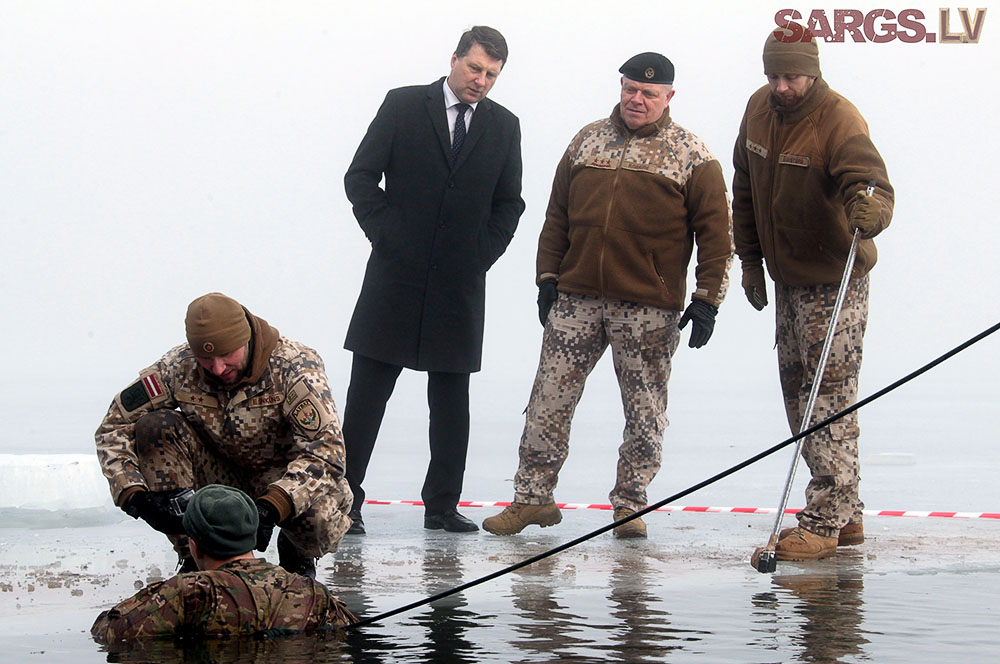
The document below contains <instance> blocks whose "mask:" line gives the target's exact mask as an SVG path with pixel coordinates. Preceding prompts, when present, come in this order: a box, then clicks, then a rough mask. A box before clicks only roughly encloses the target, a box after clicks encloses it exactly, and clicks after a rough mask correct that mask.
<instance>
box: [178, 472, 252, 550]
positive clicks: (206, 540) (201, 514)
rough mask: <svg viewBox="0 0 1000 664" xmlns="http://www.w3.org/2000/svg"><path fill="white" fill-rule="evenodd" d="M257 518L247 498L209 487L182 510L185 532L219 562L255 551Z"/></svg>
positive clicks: (228, 488)
mask: <svg viewBox="0 0 1000 664" xmlns="http://www.w3.org/2000/svg"><path fill="white" fill-rule="evenodd" d="M258 518H259V517H258V516H257V506H256V505H255V504H254V502H253V500H251V498H250V496H248V495H247V494H245V493H243V492H242V491H240V490H239V489H234V488H233V487H231V486H223V485H221V484H209V485H207V486H204V487H202V488H200V489H198V490H197V491H195V493H194V497H193V498H192V499H191V502H190V503H188V506H187V509H185V510H184V532H186V533H187V534H188V536H189V537H190V538H191V539H193V540H194V541H195V543H196V544H197V545H198V549H199V550H201V551H203V552H204V553H206V554H208V555H210V556H212V557H213V558H219V559H220V560H222V559H226V558H232V557H233V556H238V555H241V554H244V553H246V552H247V551H250V550H251V549H253V548H254V546H255V545H256V544H257V522H258Z"/></svg>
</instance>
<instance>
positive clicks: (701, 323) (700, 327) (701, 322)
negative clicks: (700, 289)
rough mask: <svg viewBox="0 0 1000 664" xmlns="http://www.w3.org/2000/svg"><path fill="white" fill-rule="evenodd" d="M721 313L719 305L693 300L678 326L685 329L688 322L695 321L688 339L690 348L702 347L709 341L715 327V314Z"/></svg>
mask: <svg viewBox="0 0 1000 664" xmlns="http://www.w3.org/2000/svg"><path fill="white" fill-rule="evenodd" d="M717 313H719V309H718V308H717V307H713V306H712V305H711V304H709V303H708V302H705V300H691V304H689V305H688V308H687V309H686V310H685V311H684V315H683V316H681V322H680V323H678V324H677V327H679V328H680V329H682V330H683V329H684V326H685V325H687V322H688V321H689V320H690V321H694V327H692V328H691V338H690V339H688V348H701V347H702V346H704V345H705V344H707V343H708V340H709V339H710V338H711V337H712V330H714V329H715V314H717Z"/></svg>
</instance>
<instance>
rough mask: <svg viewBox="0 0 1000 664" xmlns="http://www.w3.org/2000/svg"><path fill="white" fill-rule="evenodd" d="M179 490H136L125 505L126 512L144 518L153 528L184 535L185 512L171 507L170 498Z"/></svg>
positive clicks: (137, 517)
mask: <svg viewBox="0 0 1000 664" xmlns="http://www.w3.org/2000/svg"><path fill="white" fill-rule="evenodd" d="M177 493H178V492H177V491H157V492H155V493H154V492H150V491H145V490H144V491H136V492H135V493H134V494H132V497H131V498H129V500H128V502H127V503H126V504H125V505H124V509H125V513H126V514H128V515H129V516H130V517H132V518H133V519H142V520H143V521H145V522H146V523H148V524H149V525H150V526H152V527H153V530H158V531H160V532H161V533H164V534H165V535H183V534H184V522H183V519H182V516H183V513H178V512H177V511H175V510H173V509H171V506H170V499H171V498H173V497H174V496H175V495H177Z"/></svg>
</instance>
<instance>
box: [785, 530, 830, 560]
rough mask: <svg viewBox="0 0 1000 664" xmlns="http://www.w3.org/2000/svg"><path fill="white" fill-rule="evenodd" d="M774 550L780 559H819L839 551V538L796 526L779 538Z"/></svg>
mask: <svg viewBox="0 0 1000 664" xmlns="http://www.w3.org/2000/svg"><path fill="white" fill-rule="evenodd" d="M774 551H775V554H776V557H777V559H778V560H819V559H820V558H826V557H827V556H829V555H832V554H833V553H835V552H836V551H837V538H836V537H823V536H822V535H817V534H816V533H811V532H809V531H808V530H804V529H802V528H798V527H796V528H792V530H791V532H789V533H788V535H787V536H786V537H783V538H781V539H779V540H778V543H777V544H776V545H775V547H774Z"/></svg>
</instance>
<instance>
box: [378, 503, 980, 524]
mask: <svg viewBox="0 0 1000 664" xmlns="http://www.w3.org/2000/svg"><path fill="white" fill-rule="evenodd" d="M365 504H366V505H415V506H418V507H421V506H423V504H424V503H423V501H421V500H366V501H365ZM508 505H510V503H509V502H503V501H492V502H484V501H479V500H462V501H460V502H459V503H458V506H459V507H507V506H508ZM556 506H557V507H558V508H559V509H561V510H611V509H612V507H611V505H600V504H588V503H556ZM799 509H800V508H791V507H790V508H787V509H786V510H785V514H795V513H796V512H798V511H799ZM656 511H657V512H714V513H726V512H728V513H735V514H775V513H777V511H778V509H777V508H776V507H693V506H688V505H666V506H664V507H658V508H657V509H656ZM864 515H865V516H919V517H944V518H948V519H1000V512H922V511H917V510H864Z"/></svg>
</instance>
